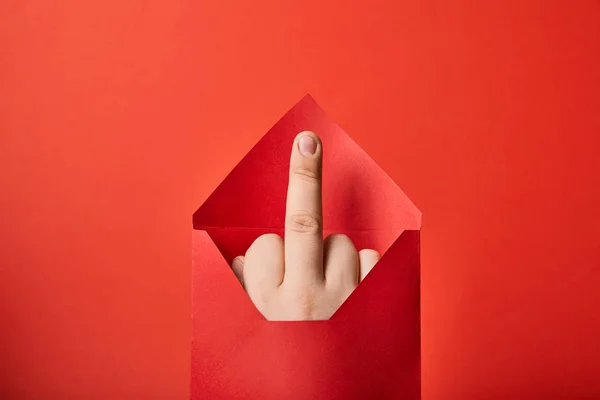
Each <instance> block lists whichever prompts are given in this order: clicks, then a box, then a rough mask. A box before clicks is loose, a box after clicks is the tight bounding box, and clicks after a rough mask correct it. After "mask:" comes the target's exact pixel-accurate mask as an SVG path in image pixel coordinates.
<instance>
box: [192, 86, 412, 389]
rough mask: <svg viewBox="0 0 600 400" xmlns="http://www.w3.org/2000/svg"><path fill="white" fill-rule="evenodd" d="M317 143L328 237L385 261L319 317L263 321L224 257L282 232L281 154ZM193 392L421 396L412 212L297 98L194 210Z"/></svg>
mask: <svg viewBox="0 0 600 400" xmlns="http://www.w3.org/2000/svg"><path fill="white" fill-rule="evenodd" d="M304 130H311V131H313V132H315V133H317V134H318V135H319V136H320V138H321V141H322V143H323V219H324V234H325V236H327V235H329V234H331V233H344V234H346V235H348V236H349V237H350V238H351V239H352V241H353V243H354V244H355V246H356V248H357V249H359V250H360V249H362V248H373V249H376V250H378V251H379V252H380V253H381V254H382V258H381V259H380V261H379V262H378V263H377V265H375V267H374V268H373V270H372V271H371V272H370V273H369V275H367V277H366V278H365V279H364V281H363V282H362V283H361V284H360V285H359V286H358V288H357V289H356V290H355V291H354V292H353V293H352V294H351V295H350V297H349V298H348V299H347V300H346V301H345V302H344V303H343V304H342V305H341V307H340V308H339V309H338V311H336V313H335V314H334V315H333V316H332V317H331V319H330V320H327V321H297V322H278V321H266V320H265V318H264V317H263V316H262V315H261V314H260V313H259V312H258V310H257V309H256V308H255V307H254V305H253V304H252V302H251V300H250V298H249V297H248V296H247V295H246V293H245V292H244V290H243V289H242V287H241V285H239V283H238V282H237V280H236V278H235V276H234V274H233V272H232V271H231V269H230V268H229V264H230V263H231V261H232V260H233V258H234V257H235V256H237V255H241V254H244V253H245V251H246V249H247V248H248V247H249V246H250V244H251V243H252V242H253V241H254V240H255V239H256V238H257V237H259V236H260V235H262V234H265V233H278V234H279V235H281V236H283V227H284V217H285V196H286V192H287V183H288V181H287V180H288V170H289V155H290V151H291V146H292V143H293V140H294V137H295V136H296V135H297V134H298V133H299V132H301V131H304ZM193 224H194V229H193V233H192V234H193V277H192V285H193V288H192V289H193V295H192V302H193V304H192V319H193V323H192V365H191V399H194V400H197V399H365V398H368V399H419V398H420V320H419V317H420V297H419V295H420V281H419V268H420V257H419V230H420V227H421V213H420V212H419V211H418V210H417V208H416V207H415V206H414V205H413V204H412V203H411V201H410V200H409V199H408V197H407V196H406V195H405V194H404V193H403V192H402V190H400V188H399V187H398V186H397V185H396V184H395V183H394V182H393V181H392V179H391V178H389V176H387V174H385V173H384V172H383V171H382V170H381V169H380V168H379V167H378V166H377V164H376V163H375V162H374V161H373V160H372V159H371V158H369V157H368V155H367V154H366V153H365V152H364V151H363V150H362V149H361V148H360V147H359V146H358V145H357V144H356V143H355V142H354V141H353V140H352V139H351V138H350V137H349V136H348V135H347V134H346V133H345V132H344V131H343V130H342V129H341V128H339V127H338V126H337V125H336V124H335V123H334V122H333V121H331V119H330V118H329V117H328V116H327V115H326V114H325V112H324V111H323V110H322V109H321V108H320V107H319V106H318V105H317V104H316V102H315V101H314V100H313V99H312V98H311V97H310V96H306V97H305V98H303V99H302V100H301V101H300V102H299V103H298V104H297V105H296V106H294V107H293V108H292V109H291V110H290V111H289V112H288V113H287V114H286V115H285V116H284V117H283V118H282V119H281V120H280V121H279V122H278V123H277V124H275V126H274V127H273V128H272V129H271V130H270V131H269V132H268V133H267V134H266V135H265V136H264V137H263V138H262V139H261V140H260V141H259V142H258V143H257V144H256V145H255V146H254V147H253V148H252V149H251V150H250V152H249V153H248V154H247V155H246V156H245V157H244V158H243V159H242V161H240V163H239V164H238V165H237V166H236V167H235V168H234V169H233V170H232V171H231V173H230V174H229V175H228V176H227V177H226V178H225V179H224V181H223V182H222V183H221V185H219V186H218V187H217V189H216V190H215V191H214V192H213V193H212V195H211V196H210V197H209V198H208V199H207V200H206V202H205V203H204V204H203V205H202V206H201V207H200V208H199V209H198V211H197V212H196V213H195V214H194V217H193Z"/></svg>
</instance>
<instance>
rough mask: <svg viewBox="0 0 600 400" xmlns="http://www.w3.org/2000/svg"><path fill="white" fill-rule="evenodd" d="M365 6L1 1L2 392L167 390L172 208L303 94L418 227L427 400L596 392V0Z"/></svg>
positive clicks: (88, 395)
mask: <svg viewBox="0 0 600 400" xmlns="http://www.w3.org/2000/svg"><path fill="white" fill-rule="evenodd" d="M364 3H365V4H363V5H360V4H352V5H351V4H350V3H349V2H341V1H337V2H334V1H325V2H323V1H318V0H310V1H303V2H285V3H284V2H281V1H278V0H272V1H262V2H254V1H216V0H215V1H202V2H192V1H129V2H121V1H102V2H100V1H97V2H93V3H92V2H72V1H54V2H45V1H17V0H14V1H6V0H5V1H2V2H1V3H0V41H1V42H0V63H1V64H0V74H1V75H0V77H1V80H0V132H1V142H0V143H1V147H0V151H1V153H0V185H1V189H2V195H1V196H0V210H1V211H0V221H1V222H2V228H1V230H0V234H1V236H0V240H1V246H0V262H1V263H0V355H1V356H0V397H1V398H3V399H34V398H39V399H42V398H43V399H48V398H57V399H60V398H65V399H66V398H85V399H106V398H111V399H117V398H119V399H120V398H123V399H132V398H134V399H135V398H145V399H147V398H163V399H186V398H187V396H188V392H189V389H188V385H189V378H188V374H189V359H190V356H189V343H188V342H189V330H190V252H191V250H190V246H191V239H190V227H191V215H192V213H193V211H195V209H196V208H197V207H198V206H199V205H200V204H201V203H202V202H203V200H204V199H205V198H206V197H207V196H208V195H209V194H210V192H211V190H212V189H214V187H215V186H216V185H217V184H218V183H219V182H220V181H221V180H222V179H223V177H224V176H225V175H226V174H227V172H228V171H229V170H231V168H232V167H233V166H234V165H235V164H236V162H237V161H238V160H239V159H240V158H241V157H242V156H243V155H244V154H245V153H246V152H247V151H248V150H249V149H250V147H251V146H252V145H253V144H254V143H255V142H256V141H257V140H258V139H259V138H260V137H261V136H262V134H263V133H264V132H266V131H267V130H268V128H270V127H271V125H272V124H273V123H274V122H275V121H276V120H277V119H278V118H279V117H281V116H282V115H283V114H284V113H285V111H287V110H288V109H289V108H290V107H291V106H292V105H293V104H294V103H295V102H296V101H297V100H299V99H300V98H301V97H302V96H303V95H304V94H305V93H307V92H310V93H311V94H312V95H313V96H314V97H315V98H316V100H317V101H318V102H319V103H320V104H321V105H322V106H323V107H324V108H325V109H326V110H327V111H328V113H329V114H330V115H331V116H332V117H333V118H334V120H335V121H337V122H338V123H339V124H340V125H341V126H342V127H343V128H344V129H345V130H346V131H347V132H349V133H350V134H351V135H352V137H353V138H354V139H355V140H356V141H357V142H358V143H359V144H360V145H361V146H362V147H363V148H364V149H365V150H366V151H367V152H368V153H369V154H370V155H371V156H372V157H373V158H374V159H375V160H376V161H377V162H378V163H379V164H380V165H381V166H382V167H383V168H384V169H385V170H386V171H387V172H388V173H389V174H390V175H391V176H392V177H393V178H394V179H395V180H396V181H397V182H398V183H399V184H400V185H401V186H402V188H403V189H404V191H405V192H406V193H407V194H408V195H409V196H410V197H411V199H412V200H413V201H414V202H415V203H416V205H417V206H418V207H419V208H420V209H421V211H422V212H423V214H424V228H423V235H422V241H423V242H422V254H423V255H422V285H423V286H422V295H423V303H422V327H423V397H424V399H456V398H460V399H480V398H486V399H493V398H499V399H508V398H515V399H526V398H592V397H600V344H599V339H598V338H599V337H600V312H599V311H598V307H599V306H600V291H599V290H598V284H599V283H600V268H599V267H600V247H599V242H600V239H599V236H600V235H599V229H600V206H599V205H600V182H599V180H600V178H599V176H600V158H599V157H598V148H600V112H599V111H598V110H600V39H599V38H600V3H599V2H598V1H591V0H589V1H584V0H582V1H574V2H573V1H566V0H565V1H541V0H540V1H527V2H518V1H513V2H470V1H454V2H448V1H441V0H440V1H426V2H425V1H424V2H416V1H414V2H408V1H401V2H397V1H391V0H390V1H371V2H364ZM366 3H369V5H366Z"/></svg>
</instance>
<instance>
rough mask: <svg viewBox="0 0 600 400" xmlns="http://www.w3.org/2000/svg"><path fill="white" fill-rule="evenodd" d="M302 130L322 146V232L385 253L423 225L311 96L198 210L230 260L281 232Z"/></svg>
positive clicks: (197, 222) (199, 222)
mask: <svg viewBox="0 0 600 400" xmlns="http://www.w3.org/2000/svg"><path fill="white" fill-rule="evenodd" d="M305 130H310V131H313V132H315V133H316V134H317V135H319V137H320V139H321V142H322V144H323V177H322V181H323V182H322V185H323V190H322V192H323V228H324V237H327V236H328V235H330V234H340V233H341V234H346V235H347V236H349V237H350V239H351V240H352V242H353V244H354V246H355V247H356V249H357V250H361V249H365V248H368V249H374V250H377V251H378V252H379V253H380V255H381V256H382V257H383V256H384V255H385V253H386V252H387V250H388V249H389V248H390V246H392V244H393V243H394V241H395V240H396V239H397V238H398V237H399V236H400V235H401V234H402V232H403V231H405V230H419V229H420V225H421V213H420V212H419V210H418V209H417V208H416V207H415V206H414V204H413V203H412V202H411V201H410V200H409V199H408V197H407V196H406V195H405V194H404V192H402V190H400V188H399V187H398V186H397V185H396V184H395V182H394V181H393V180H392V179H391V178H390V177H389V176H388V175H387V174H386V173H385V172H384V171H383V170H381V168H379V166H378V165H377V164H376V163H375V162H374V161H373V160H372V159H371V158H370V157H369V156H368V155H367V154H366V153H365V152H364V151H363V150H362V149H361V148H360V147H359V146H358V144H357V143H356V142H354V141H353V140H352V139H351V138H350V137H349V136H348V135H347V134H346V133H345V132H344V131H343V130H342V129H341V128H340V127H339V126H338V125H336V124H335V123H334V122H333V121H332V120H331V119H330V118H329V117H328V116H327V115H326V114H325V112H324V111H323V110H322V109H321V108H320V107H319V106H318V105H317V103H316V102H315V101H314V100H313V99H312V97H310V96H308V95H307V96H306V97H304V98H303V99H302V100H301V101H300V102H299V103H298V104H296V105H295V106H294V107H293V108H292V109H291V110H290V111H289V112H288V113H286V114H285V115H284V116H283V117H282V118H281V119H280V120H279V121H278V122H277V123H276V124H275V125H274V126H273V127H272V128H271V129H270V130H269V132H268V133H267V134H266V135H265V136H263V137H262V139H261V140H260V141H259V142H258V143H257V144H256V145H255V146H254V147H253V148H252V149H251V150H250V151H249V152H248V154H247V155H246V156H245V157H244V158H243V159H242V160H241V161H240V162H239V164H238V165H237V166H236V167H235V168H234V169H233V170H232V171H231V172H230V173H229V175H228V176H227V177H226V178H225V179H224V180H223V182H222V183H221V184H220V185H219V186H218V187H217V188H216V189H215V191H214V192H213V193H212V194H211V195H210V196H209V198H208V199H207V200H206V201H205V202H204V204H203V205H202V206H201V207H200V208H199V209H198V210H197V211H196V213H195V214H194V217H193V223H194V229H196V230H204V231H206V232H207V233H208V235H209V236H210V238H211V239H212V240H213V242H214V244H215V246H216V247H217V249H218V251H219V252H220V254H221V256H222V257H223V259H224V261H225V262H226V264H227V265H231V262H232V260H233V259H234V258H235V257H236V256H239V255H243V254H245V252H246V250H247V249H248V247H249V246H250V245H251V244H252V242H253V241H254V240H256V238H258V237H259V236H261V235H263V234H267V233H276V234H279V235H280V236H282V237H283V231H284V220H285V198H286V192H287V184H288V176H289V175H288V174H289V157H290V151H291V148H292V144H293V141H294V138H295V136H296V135H297V134H298V133H299V132H301V131H305ZM377 268H378V265H375V267H374V270H376V269H377ZM230 273H231V274H232V275H233V273H232V272H231V271H230ZM359 286H360V285H359ZM239 289H240V290H242V288H241V285H240V288H239Z"/></svg>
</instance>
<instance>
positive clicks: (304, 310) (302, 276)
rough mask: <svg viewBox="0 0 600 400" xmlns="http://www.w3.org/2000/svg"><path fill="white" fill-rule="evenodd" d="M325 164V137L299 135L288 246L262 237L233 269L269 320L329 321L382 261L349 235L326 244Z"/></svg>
mask: <svg viewBox="0 0 600 400" xmlns="http://www.w3.org/2000/svg"><path fill="white" fill-rule="evenodd" d="M322 160H323V146H322V144H321V141H320V139H319V137H318V136H317V135H316V134H314V133H313V132H309V131H305V132H301V133H299V134H298V135H297V136H296V138H295V139H294V144H293V147H292V152H291V159H290V177H289V184H288V192H287V201H286V216H285V235H284V236H285V238H286V239H285V243H284V240H283V239H282V238H281V237H280V236H279V235H276V234H267V235H262V236H260V237H259V238H257V239H256V240H255V241H254V243H252V245H251V246H250V248H249V249H248V251H247V252H246V254H245V255H241V256H238V257H236V258H235V259H234V260H233V263H232V265H231V267H232V269H233V272H234V273H235V275H236V276H237V278H238V280H239V281H240V283H241V284H242V286H243V287H244V289H245V290H246V292H247V293H248V295H249V296H250V299H251V300H252V302H253V303H254V304H255V306H256V307H257V308H258V310H259V311H260V312H261V313H262V314H263V315H264V316H265V318H266V319H267V320H272V321H301V320H323V319H329V318H330V317H331V316H332V315H333V313H334V312H335V311H336V310H337V309H338V308H339V306H340V305H341V304H342V303H343V302H344V301H345V300H346V298H347V297H348V296H349V295H350V293H352V291H353V290H354V289H355V288H356V287H357V286H358V284H359V283H360V282H361V281H362V280H363V279H364V277H365V276H366V275H367V274H368V273H369V271H370V270H371V269H372V268H373V266H374V265H375V263H377V261H378V260H379V253H378V252H377V251H375V250H371V249H364V250H361V251H360V252H357V250H356V248H355V247H354V244H353V243H352V241H351V240H350V238H348V236H346V235H341V234H335V235H330V236H328V237H327V238H326V239H325V240H323V230H322V227H323V212H322V197H321V188H322V184H321V171H322Z"/></svg>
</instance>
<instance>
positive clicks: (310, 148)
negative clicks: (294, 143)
mask: <svg viewBox="0 0 600 400" xmlns="http://www.w3.org/2000/svg"><path fill="white" fill-rule="evenodd" d="M298 147H299V148H300V153H302V154H304V155H305V156H312V155H313V154H315V152H316V151H317V141H316V140H315V139H314V138H313V137H312V136H309V135H306V136H302V137H301V138H300V140H299V141H298Z"/></svg>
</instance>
